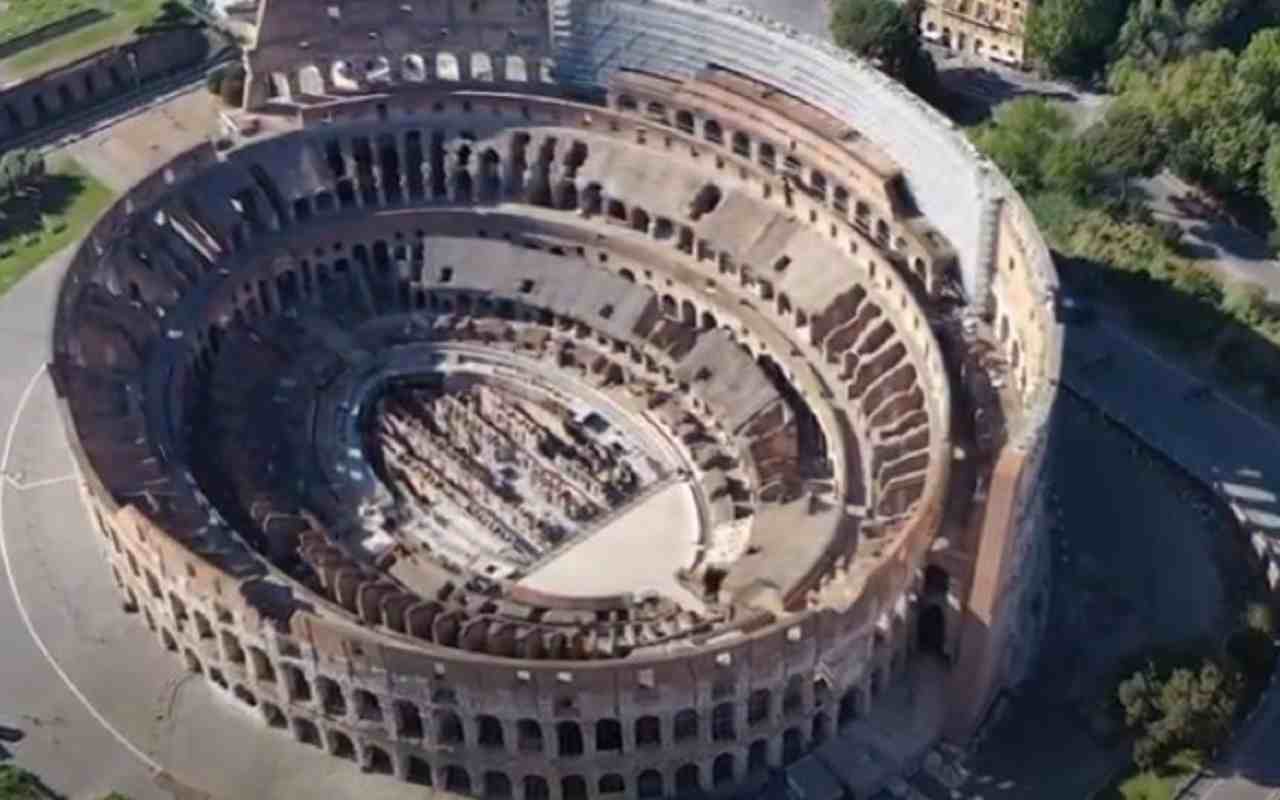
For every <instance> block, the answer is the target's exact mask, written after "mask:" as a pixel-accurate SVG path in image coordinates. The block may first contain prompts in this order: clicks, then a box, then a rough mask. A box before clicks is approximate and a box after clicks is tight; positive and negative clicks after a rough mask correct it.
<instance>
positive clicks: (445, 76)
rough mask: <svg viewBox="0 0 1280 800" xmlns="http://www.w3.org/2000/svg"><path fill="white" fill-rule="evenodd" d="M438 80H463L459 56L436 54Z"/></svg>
mask: <svg viewBox="0 0 1280 800" xmlns="http://www.w3.org/2000/svg"><path fill="white" fill-rule="evenodd" d="M436 79H437V80H442V81H457V80H461V79H462V75H461V71H460V69H459V67H458V57H457V56H455V55H454V54H453V53H437V54H436Z"/></svg>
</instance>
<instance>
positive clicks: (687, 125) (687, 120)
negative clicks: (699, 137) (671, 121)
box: [676, 110, 693, 133]
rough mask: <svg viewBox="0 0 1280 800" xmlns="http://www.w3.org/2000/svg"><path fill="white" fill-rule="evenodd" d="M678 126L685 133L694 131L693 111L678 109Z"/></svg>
mask: <svg viewBox="0 0 1280 800" xmlns="http://www.w3.org/2000/svg"><path fill="white" fill-rule="evenodd" d="M676 128H678V129H680V130H681V131H684V132H685V133H693V113H692V112H689V111H684V110H680V111H677V112H676Z"/></svg>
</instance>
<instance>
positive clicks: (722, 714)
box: [711, 702, 737, 742]
mask: <svg viewBox="0 0 1280 800" xmlns="http://www.w3.org/2000/svg"><path fill="white" fill-rule="evenodd" d="M735 736H737V730H736V726H735V724H734V707H733V703H731V702H729V703H720V704H719V705H717V706H716V707H715V708H713V709H712V710H711V738H712V739H714V740H715V741H717V742H729V741H733V739H734V737H735Z"/></svg>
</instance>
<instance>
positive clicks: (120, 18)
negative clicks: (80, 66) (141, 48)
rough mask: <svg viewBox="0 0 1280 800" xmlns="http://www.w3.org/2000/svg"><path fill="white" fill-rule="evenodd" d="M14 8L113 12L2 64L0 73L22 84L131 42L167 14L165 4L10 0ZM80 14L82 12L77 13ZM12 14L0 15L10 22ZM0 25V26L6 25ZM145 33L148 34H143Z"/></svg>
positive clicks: (137, 0)
mask: <svg viewBox="0 0 1280 800" xmlns="http://www.w3.org/2000/svg"><path fill="white" fill-rule="evenodd" d="M10 2H12V3H13V4H14V6H13V7H14V8H18V7H19V6H28V5H29V6H33V7H41V6H44V5H48V6H58V5H61V4H63V3H67V4H70V3H79V4H81V5H82V6H83V7H85V8H92V7H99V8H102V9H103V10H106V11H110V12H111V16H110V17H108V18H106V19H103V20H101V21H100V22H97V23H94V24H93V25H88V26H86V27H84V28H80V29H78V30H76V31H74V32H71V33H67V34H65V35H62V36H59V37H57V38H54V39H51V40H50V41H48V42H45V43H43V44H40V45H36V46H35V47H29V48H27V49H25V50H23V51H21V52H19V53H16V54H14V55H13V56H11V57H9V58H6V59H4V60H3V61H0V72H3V73H4V74H5V76H6V77H8V78H10V79H15V80H20V79H23V78H30V77H33V76H35V75H38V74H40V73H41V72H45V71H47V70H50V69H53V68H55V67H58V66H61V65H63V64H67V63H70V62H71V61H74V60H76V59H77V58H80V57H82V56H86V55H88V54H90V53H94V52H97V51H98V50H101V49H103V48H106V47H110V46H112V45H116V44H120V43H122V42H126V41H129V40H130V39H132V38H134V37H135V36H136V35H137V34H138V33H139V28H144V29H145V28H147V27H148V26H150V25H151V24H153V23H154V22H155V21H156V20H157V19H158V18H160V17H162V16H163V15H164V14H165V13H166V12H165V9H166V6H169V5H176V3H172V2H169V3H166V2H165V0H96V1H95V2H89V0H48V2H46V0H10ZM77 10H79V9H77ZM11 13H13V12H12V11H9V12H6V13H4V14H0V20H4V21H7V18H8V16H9V14H11ZM4 21H0V25H3V24H4ZM144 32H145V31H144Z"/></svg>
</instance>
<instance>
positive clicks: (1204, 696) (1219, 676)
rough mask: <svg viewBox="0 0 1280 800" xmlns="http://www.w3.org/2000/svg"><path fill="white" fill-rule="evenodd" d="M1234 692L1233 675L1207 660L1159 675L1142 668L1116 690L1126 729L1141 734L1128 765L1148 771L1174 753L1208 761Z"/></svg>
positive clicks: (1231, 710) (1232, 707)
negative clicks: (1197, 665) (1123, 713)
mask: <svg viewBox="0 0 1280 800" xmlns="http://www.w3.org/2000/svg"><path fill="white" fill-rule="evenodd" d="M1239 693H1240V680H1239V677H1238V676H1237V675H1236V673H1234V672H1233V671H1230V670H1226V669H1223V667H1222V666H1220V665H1219V664H1218V663H1217V662H1215V661H1214V660H1213V659H1205V660H1204V662H1203V663H1202V664H1201V665H1200V666H1199V667H1198V668H1193V667H1177V668H1174V669H1171V670H1164V671H1162V670H1160V669H1158V668H1157V667H1156V666H1155V665H1154V664H1148V665H1147V666H1146V667H1145V668H1144V669H1142V670H1140V671H1139V672H1137V673H1135V674H1134V675H1132V676H1130V677H1129V678H1128V679H1126V680H1125V681H1124V682H1122V683H1121V684H1120V686H1119V689H1118V690H1117V696H1118V698H1119V701H1120V705H1121V707H1122V708H1123V709H1124V712H1125V722H1126V724H1127V725H1129V726H1130V727H1132V728H1136V729H1138V730H1140V731H1141V735H1140V736H1139V738H1138V740H1137V741H1136V742H1135V743H1134V753H1133V756H1134V762H1135V763H1136V764H1137V765H1138V766H1139V767H1140V768H1142V769H1152V768H1154V767H1157V766H1159V765H1161V764H1163V763H1165V762H1166V761H1168V759H1169V758H1170V757H1172V756H1173V755H1174V754H1175V753H1179V752H1184V751H1188V750H1189V751H1192V752H1194V753H1196V754H1197V755H1198V756H1199V757H1200V758H1205V757H1207V756H1209V755H1210V754H1211V753H1212V752H1213V751H1214V749H1215V748H1216V747H1217V746H1218V744H1219V743H1220V742H1221V741H1222V740H1223V738H1224V737H1225V736H1226V734H1227V732H1228V730H1229V729H1230V726H1231V720H1232V719H1233V718H1234V716H1235V712H1236V706H1237V703H1238V697H1239Z"/></svg>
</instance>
